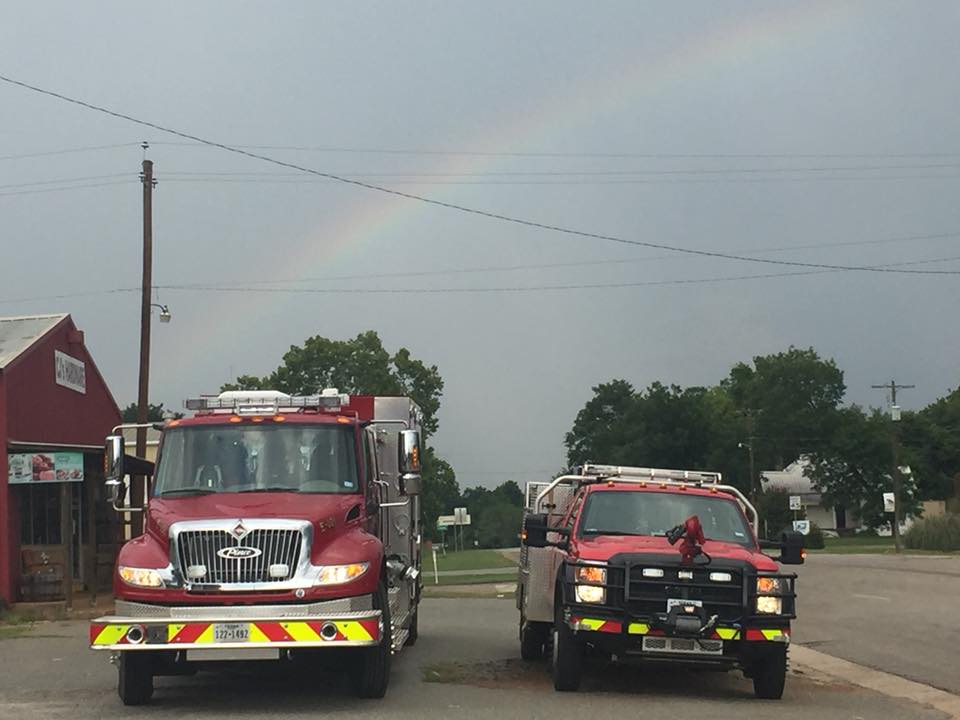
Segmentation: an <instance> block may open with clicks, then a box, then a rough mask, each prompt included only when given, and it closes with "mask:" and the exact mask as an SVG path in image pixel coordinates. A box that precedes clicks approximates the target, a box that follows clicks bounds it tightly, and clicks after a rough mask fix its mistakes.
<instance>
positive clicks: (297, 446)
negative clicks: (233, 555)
mask: <svg viewBox="0 0 960 720" xmlns="http://www.w3.org/2000/svg"><path fill="white" fill-rule="evenodd" d="M354 448H355V445H354V431H353V429H352V428H348V427H343V426H331V425H295V424H289V425H242V426H237V425H230V426H221V425H217V426H211V425H201V426H193V427H189V426H187V427H182V428H171V429H170V430H168V431H167V432H166V433H165V434H164V438H163V448H162V451H161V453H160V458H159V460H158V462H157V469H156V476H155V482H154V488H153V494H154V496H156V497H164V496H166V497H177V496H181V497H187V496H189V495H203V494H208V493H242V492H302V493H356V492H359V486H358V481H357V463H356V452H355V449H354Z"/></svg>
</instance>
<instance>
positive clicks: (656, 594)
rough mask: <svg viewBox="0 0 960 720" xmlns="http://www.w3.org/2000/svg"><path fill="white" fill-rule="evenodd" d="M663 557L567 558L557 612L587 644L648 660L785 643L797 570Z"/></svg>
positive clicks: (718, 658)
mask: <svg viewBox="0 0 960 720" xmlns="http://www.w3.org/2000/svg"><path fill="white" fill-rule="evenodd" d="M664 560H665V558H658V557H650V556H620V557H615V558H611V560H610V562H609V563H587V562H580V563H567V564H565V566H564V567H563V568H562V569H561V578H562V583H561V587H560V588H559V589H558V598H557V599H558V601H559V602H560V603H561V608H560V614H559V617H560V618H561V619H562V621H563V622H564V623H565V624H566V625H567V626H568V627H569V628H570V629H571V630H573V631H574V633H575V634H576V636H577V637H579V638H580V639H581V640H584V641H586V642H588V643H590V644H591V645H594V646H596V647H598V648H600V649H602V650H605V651H608V652H611V653H614V654H623V655H639V656H641V657H647V658H648V659H658V658H659V659H665V660H667V659H669V660H676V661H684V660H686V661H690V662H698V663H699V662H706V663H719V664H726V665H730V664H735V663H741V662H742V660H743V659H744V657H745V656H752V655H753V654H755V652H756V651H758V650H760V648H761V647H762V646H763V645H765V644H768V643H782V644H787V643H789V642H790V620H792V619H793V618H794V617H796V612H795V610H796V593H795V592H794V583H795V579H796V575H793V574H771V573H759V574H758V573H757V571H756V570H755V569H754V568H753V567H752V566H750V565H748V564H745V563H739V562H734V561H725V560H723V559H715V560H714V561H713V562H712V563H711V564H710V565H693V566H691V565H678V564H677V563H676V562H675V561H674V562H665V561H664ZM584 568H589V570H584ZM758 578H760V579H761V580H760V581H759V582H758ZM758 598H759V599H758ZM587 600H593V602H587ZM758 607H759V608H761V609H765V610H773V612H760V611H759V610H758Z"/></svg>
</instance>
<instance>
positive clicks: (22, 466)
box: [7, 452, 83, 485]
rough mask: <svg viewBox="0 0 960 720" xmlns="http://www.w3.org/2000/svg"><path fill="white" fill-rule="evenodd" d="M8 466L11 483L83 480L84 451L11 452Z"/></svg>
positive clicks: (8, 476) (8, 457)
mask: <svg viewBox="0 0 960 720" xmlns="http://www.w3.org/2000/svg"><path fill="white" fill-rule="evenodd" d="M7 467H8V468H9V470H8V472H7V478H8V480H9V482H10V484H11V485H15V484H28V483H50V482H83V453H77V452H66V453H58V452H50V453H9V454H8V455H7Z"/></svg>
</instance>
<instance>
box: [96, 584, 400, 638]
mask: <svg viewBox="0 0 960 720" xmlns="http://www.w3.org/2000/svg"><path fill="white" fill-rule="evenodd" d="M382 634H383V626H382V619H381V611H380V610H375V609H373V603H372V598H371V597H370V596H360V597H354V598H345V599H343V600H333V601H327V602H317V603H309V604H301V605H269V606H268V605H263V606H257V605H242V606H191V607H186V606H162V605H147V604H143V603H131V602H124V601H117V607H116V613H115V614H114V615H108V616H105V617H101V618H97V619H96V620H93V621H91V623H90V648H91V649H92V650H110V651H113V652H117V651H144V650H198V649H203V650H218V649H222V650H236V649H251V650H252V649H258V648H281V649H282V648H288V649H289V648H322V647H363V646H374V645H377V644H378V643H379V642H380V638H381V636H382Z"/></svg>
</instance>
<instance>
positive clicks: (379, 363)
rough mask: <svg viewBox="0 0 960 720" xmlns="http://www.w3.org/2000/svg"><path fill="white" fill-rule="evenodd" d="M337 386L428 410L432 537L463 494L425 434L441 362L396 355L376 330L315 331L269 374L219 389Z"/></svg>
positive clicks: (427, 524) (432, 418) (427, 514)
mask: <svg viewBox="0 0 960 720" xmlns="http://www.w3.org/2000/svg"><path fill="white" fill-rule="evenodd" d="M328 387H335V388H337V389H338V390H340V391H341V392H345V393H350V394H352V395H387V396H391V395H393V396H404V397H409V398H411V399H413V401H414V402H415V403H417V406H418V407H419V408H420V410H421V412H422V413H423V418H422V424H421V428H422V431H423V435H424V445H425V449H424V453H423V494H422V495H421V498H420V500H421V511H422V513H423V522H424V531H425V533H426V534H427V535H428V537H433V534H434V532H435V529H436V524H437V515H440V514H443V513H445V512H448V511H449V510H451V509H452V507H453V504H454V503H455V502H456V500H457V499H458V498H459V496H460V488H459V486H458V485H457V477H456V473H454V471H453V468H452V467H451V466H450V464H449V463H447V462H446V461H445V460H443V459H442V458H440V457H439V456H437V454H436V451H435V450H434V449H433V448H432V447H431V446H430V445H429V444H428V443H427V442H426V440H427V439H428V438H429V437H430V436H431V435H432V434H433V433H434V432H436V430H437V426H438V420H437V411H438V410H439V409H440V397H441V396H442V394H443V379H442V378H441V377H440V372H439V371H438V370H437V366H436V365H429V366H428V365H426V364H425V363H424V362H422V361H421V360H416V359H414V358H413V357H412V356H411V355H410V351H409V350H407V349H406V348H400V349H399V350H397V352H396V353H394V354H393V355H391V354H390V353H389V352H388V351H387V350H386V349H385V348H384V347H383V343H382V342H381V341H380V336H379V335H377V333H376V332H375V331H373V330H368V331H367V332H364V333H360V334H359V335H357V336H356V337H355V338H353V339H352V340H331V339H330V338H325V337H321V336H319V335H315V336H314V337H309V338H307V339H306V340H305V341H304V343H303V345H292V346H291V347H290V349H289V350H288V351H287V352H286V354H285V355H284V356H283V364H282V365H280V366H279V367H278V368H277V369H276V370H274V371H273V372H272V373H270V374H269V375H266V376H264V377H257V376H256V375H241V376H240V377H238V378H237V379H236V381H235V382H232V383H226V384H224V385H223V386H222V387H221V388H220V390H221V391H225V390H279V391H280V392H286V393H290V394H294V395H311V394H313V393H316V392H319V391H320V390H322V389H323V388H328Z"/></svg>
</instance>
